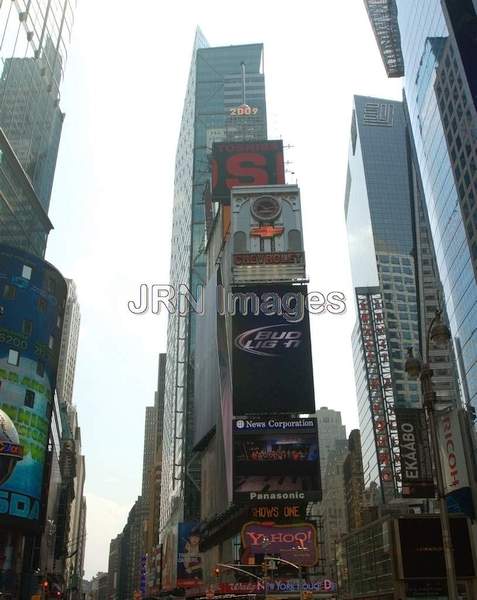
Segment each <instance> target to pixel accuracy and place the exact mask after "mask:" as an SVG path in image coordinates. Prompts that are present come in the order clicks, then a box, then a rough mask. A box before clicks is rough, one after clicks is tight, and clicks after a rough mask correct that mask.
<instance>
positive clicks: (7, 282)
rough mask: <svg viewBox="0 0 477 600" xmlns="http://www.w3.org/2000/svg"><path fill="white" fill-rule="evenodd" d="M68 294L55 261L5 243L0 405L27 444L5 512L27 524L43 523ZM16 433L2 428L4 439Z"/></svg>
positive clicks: (6, 493) (0, 513) (0, 504)
mask: <svg viewBox="0 0 477 600" xmlns="http://www.w3.org/2000/svg"><path fill="white" fill-rule="evenodd" d="M65 299H66V283H65V281H64V279H63V277H62V276H61V274H60V273H59V272H58V271H57V270H56V269H55V268H54V267H52V266H51V265H49V264H48V263H46V262H44V261H42V260H41V259H39V258H37V257H35V256H32V255H30V254H27V253H25V252H22V251H20V250H16V249H15V250H14V249H11V248H8V247H5V246H0V305H1V306H2V312H3V317H2V319H1V321H0V409H1V411H3V413H5V414H6V415H7V416H8V417H9V418H10V419H11V422H12V423H13V427H14V429H15V431H16V434H17V435H18V438H19V443H20V446H21V448H22V458H21V460H18V461H17V462H16V464H15V465H14V468H13V470H12V472H11V474H10V475H9V476H8V477H7V478H6V479H3V481H2V483H1V485H0V517H1V518H2V520H3V521H4V522H8V521H9V520H15V522H16V523H17V524H18V525H20V526H21V527H24V528H30V527H38V526H39V525H40V520H41V517H42V508H43V507H42V492H43V488H44V477H45V474H46V469H45V467H46V460H47V447H48V436H49V429H50V419H51V410H52V401H53V395H54V390H55V385H56V372H57V365H58V354H59V347H60V343H61V327H62V319H63V311H64V304H65ZM3 420H6V419H5V418H4V417H3ZM12 435H15V434H14V433H13V434H8V433H6V432H5V429H4V428H2V433H1V434H0V436H1V442H9V441H10V439H9V438H11V437H12ZM3 458H4V457H2V459H3ZM1 465H2V468H4V467H5V461H3V460H2V463H1Z"/></svg>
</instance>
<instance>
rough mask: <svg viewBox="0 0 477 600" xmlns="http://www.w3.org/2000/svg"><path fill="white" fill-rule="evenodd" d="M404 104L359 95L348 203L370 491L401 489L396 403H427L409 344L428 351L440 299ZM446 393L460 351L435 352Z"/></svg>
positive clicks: (448, 399) (386, 497) (444, 397)
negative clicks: (408, 359)
mask: <svg viewBox="0 0 477 600" xmlns="http://www.w3.org/2000/svg"><path fill="white" fill-rule="evenodd" d="M411 149H412V144H411V140H410V137H409V134H408V128H407V120H406V112H405V107H404V105H403V103H401V102H396V101H390V100H383V99H380V98H370V97H362V96H355V99H354V110H353V114H352V124H351V140H350V149H349V160H348V176H347V185H346V198H345V212H346V222H347V228H348V239H349V246H350V257H351V269H352V277H353V286H354V288H355V291H356V301H357V309H358V319H357V323H356V327H355V329H354V332H353V354H354V363H355V373H356V387H357V396H358V409H359V418H360V429H361V443H362V453H363V469H364V477H365V484H366V486H367V487H368V493H372V490H373V489H375V490H376V491H377V492H380V495H378V496H377V497H376V501H383V502H388V501H390V500H392V499H393V498H396V497H398V496H399V492H400V468H401V467H400V457H399V444H398V438H397V431H396V416H395V409H396V408H417V407H420V406H421V398H420V391H419V387H418V384H417V383H416V382H414V381H411V380H409V379H408V377H407V375H406V373H405V372H404V362H405V355H406V349H407V348H409V347H413V348H415V349H418V350H419V349H421V350H422V339H423V329H424V328H425V324H426V323H427V322H428V321H429V320H430V318H432V316H433V315H434V314H435V310H436V309H437V308H438V303H439V289H440V285H439V281H438V277H437V276H436V274H435V261H434V249H433V247H432V241H431V240H430V236H429V228H428V221H427V213H426V210H425V206H424V204H423V202H422V194H421V192H420V190H421V182H420V177H419V172H418V171H417V170H416V168H415V164H414V161H413V153H412V151H411ZM432 352H433V354H432V359H433V362H434V363H437V365H436V366H438V367H439V368H438V369H436V376H437V378H436V388H437V393H438V395H439V399H440V401H441V402H445V403H452V404H454V403H455V402H456V401H457V395H458V391H457V388H456V385H455V373H454V370H453V365H454V363H453V359H452V355H451V354H450V353H446V352H443V351H439V352H437V353H436V352H435V351H434V350H433V351H432Z"/></svg>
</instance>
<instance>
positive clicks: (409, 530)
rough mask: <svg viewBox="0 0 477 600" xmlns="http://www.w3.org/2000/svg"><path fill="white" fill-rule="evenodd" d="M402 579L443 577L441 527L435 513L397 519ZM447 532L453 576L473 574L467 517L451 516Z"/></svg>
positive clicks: (444, 573)
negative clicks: (450, 542)
mask: <svg viewBox="0 0 477 600" xmlns="http://www.w3.org/2000/svg"><path fill="white" fill-rule="evenodd" d="M398 531H399V540H400V550H401V556H402V569H403V573H402V576H403V578H406V579H408V578H409V579H413V578H424V577H429V578H437V577H442V578H445V577H446V567H445V559H444V551H443V544H442V529H441V523H440V520H439V517H438V516H432V517H427V516H425V517H424V516H423V517H403V518H400V519H398ZM450 531H451V538H452V546H453V550H454V562H455V568H456V574H457V577H473V576H474V565H473V559H472V548H471V544H470V537H469V529H468V525H467V519H465V518H464V517H452V518H451V519H450Z"/></svg>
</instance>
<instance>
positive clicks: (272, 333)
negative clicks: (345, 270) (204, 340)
mask: <svg viewBox="0 0 477 600" xmlns="http://www.w3.org/2000/svg"><path fill="white" fill-rule="evenodd" d="M232 293H233V300H234V301H235V302H234V306H233V308H234V310H235V314H234V316H233V318H232V323H233V325H232V337H233V353H232V376H233V410H234V415H236V416H243V415H251V414H262V415H266V414H276V413H291V412H294V413H313V412H315V396H314V386H313V365H312V358H311V341H310V322H309V316H308V311H307V310H306V308H305V299H306V293H307V288H306V286H292V285H273V286H265V285H260V286H259V285H255V286H253V287H252V286H250V287H246V288H244V287H241V288H234V289H233V292H232ZM229 309H230V307H229Z"/></svg>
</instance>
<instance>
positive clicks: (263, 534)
mask: <svg viewBox="0 0 477 600" xmlns="http://www.w3.org/2000/svg"><path fill="white" fill-rule="evenodd" d="M241 541H242V549H243V554H242V558H241V562H242V563H244V564H249V562H248V561H249V559H250V558H252V557H254V556H256V555H261V556H263V554H264V553H266V554H269V555H271V556H274V555H275V556H277V557H279V558H283V559H284V560H288V561H290V562H292V563H294V564H296V565H300V566H302V567H313V566H314V565H316V563H317V562H318V542H317V535H316V526H315V524H314V523H293V524H286V525H279V524H276V523H260V522H257V521H252V522H250V523H246V524H245V525H244V526H243V528H242V535H241Z"/></svg>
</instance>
